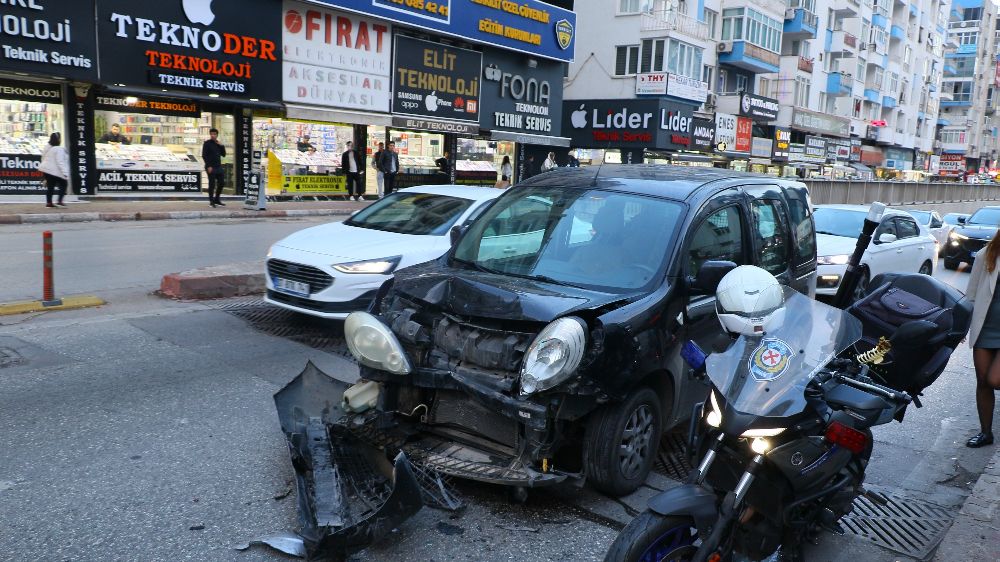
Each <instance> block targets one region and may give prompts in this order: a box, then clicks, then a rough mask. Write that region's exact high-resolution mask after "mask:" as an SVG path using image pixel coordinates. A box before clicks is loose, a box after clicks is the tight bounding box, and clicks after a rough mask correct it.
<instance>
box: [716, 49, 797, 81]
mask: <svg viewBox="0 0 1000 562" xmlns="http://www.w3.org/2000/svg"><path fill="white" fill-rule="evenodd" d="M718 49H719V64H726V65H729V66H734V67H736V68H740V69H743V70H746V71H747V72H752V73H755V74H763V73H768V72H778V71H779V70H780V68H779V65H780V64H781V57H780V56H779V55H778V53H774V52H771V51H768V50H767V49H762V48H761V47H758V46H757V45H752V44H750V43H749V42H747V41H720V42H719V46H718Z"/></svg>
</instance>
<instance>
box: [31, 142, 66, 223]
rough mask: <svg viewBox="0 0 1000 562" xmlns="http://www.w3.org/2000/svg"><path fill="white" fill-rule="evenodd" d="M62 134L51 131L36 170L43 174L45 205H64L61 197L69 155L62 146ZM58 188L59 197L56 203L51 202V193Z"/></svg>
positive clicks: (64, 185) (64, 195) (64, 191)
mask: <svg viewBox="0 0 1000 562" xmlns="http://www.w3.org/2000/svg"><path fill="white" fill-rule="evenodd" d="M61 145H62V136H61V135H60V134H59V133H52V135H51V136H50V137H49V145H48V146H46V147H45V151H44V152H42V163H41V164H39V165H38V171H39V172H41V173H43V174H44V175H45V206H46V207H55V206H56V205H58V206H60V207H65V206H66V205H64V204H63V198H64V197H66V180H68V179H69V155H68V154H66V149H65V148H63V147H62V146H61ZM56 189H58V190H59V199H58V200H57V203H56V205H53V204H52V194H53V193H54V192H55V191H56Z"/></svg>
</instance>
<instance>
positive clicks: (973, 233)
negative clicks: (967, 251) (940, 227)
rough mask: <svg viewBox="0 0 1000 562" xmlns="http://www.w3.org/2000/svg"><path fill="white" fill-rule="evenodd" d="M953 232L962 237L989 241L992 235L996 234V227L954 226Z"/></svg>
mask: <svg viewBox="0 0 1000 562" xmlns="http://www.w3.org/2000/svg"><path fill="white" fill-rule="evenodd" d="M953 232H957V233H959V234H961V235H962V236H968V237H969V238H977V239H979V240H989V239H990V238H993V235H994V234H996V233H997V227H995V226H988V225H982V226H980V225H974V224H973V225H967V226H956V227H955V230H954V231H953Z"/></svg>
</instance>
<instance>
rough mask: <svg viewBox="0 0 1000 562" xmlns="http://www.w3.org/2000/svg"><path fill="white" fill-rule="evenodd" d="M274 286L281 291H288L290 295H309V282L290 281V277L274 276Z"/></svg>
mask: <svg viewBox="0 0 1000 562" xmlns="http://www.w3.org/2000/svg"><path fill="white" fill-rule="evenodd" d="M274 288H275V289H277V290H279V291H281V292H282V293H288V294H290V295H297V296H301V297H308V296H309V283H300V282H299V281H292V280H291V279H283V278H281V277H275V278H274Z"/></svg>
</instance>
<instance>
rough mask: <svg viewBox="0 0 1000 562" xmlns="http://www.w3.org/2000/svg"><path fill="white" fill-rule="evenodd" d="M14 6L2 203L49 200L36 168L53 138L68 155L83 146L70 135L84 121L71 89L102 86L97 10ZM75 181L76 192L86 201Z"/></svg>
mask: <svg viewBox="0 0 1000 562" xmlns="http://www.w3.org/2000/svg"><path fill="white" fill-rule="evenodd" d="M8 4H9V5H7V6H4V20H3V45H0V47H2V49H0V116H2V119H0V197H2V196H5V195H35V194H42V193H45V185H44V178H43V175H42V174H41V172H38V171H37V168H38V166H39V164H40V163H41V159H42V151H43V150H45V147H46V146H47V145H48V143H49V138H50V135H51V134H52V133H59V134H60V135H61V143H62V145H63V146H65V147H67V149H68V150H71V148H72V147H73V146H76V144H77V142H76V137H75V136H74V135H75V133H76V130H75V129H74V128H71V127H68V125H69V124H70V123H75V121H76V116H77V108H76V106H75V104H74V103H73V100H74V95H73V94H74V93H75V92H74V91H73V89H72V88H71V87H70V83H71V82H74V81H79V82H96V81H97V79H98V74H97V41H96V32H95V29H94V25H93V18H94V14H93V5H92V4H88V3H86V2H69V3H60V4H59V5H58V6H56V2H55V1H54V0H36V1H34V2H30V3H25V2H9V3H8ZM53 77H59V78H53ZM71 168H72V170H71V172H75V171H76V170H77V166H76V165H73V166H71ZM72 176H73V174H71V178H70V185H71V188H72V189H73V190H75V191H76V192H77V193H80V192H81V191H80V188H81V183H80V182H79V181H78V180H74V178H73V177H72ZM83 193H86V191H84V192H83Z"/></svg>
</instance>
